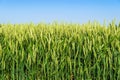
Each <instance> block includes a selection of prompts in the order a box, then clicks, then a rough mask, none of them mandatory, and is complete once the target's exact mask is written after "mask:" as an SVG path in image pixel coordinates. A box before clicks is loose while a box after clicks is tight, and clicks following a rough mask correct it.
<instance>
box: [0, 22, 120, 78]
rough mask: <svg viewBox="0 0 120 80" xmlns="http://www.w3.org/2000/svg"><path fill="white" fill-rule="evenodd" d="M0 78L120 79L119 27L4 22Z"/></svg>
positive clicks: (2, 25)
mask: <svg viewBox="0 0 120 80" xmlns="http://www.w3.org/2000/svg"><path fill="white" fill-rule="evenodd" d="M0 80H120V26H116V25H115V24H114V23H111V24H110V25H108V26H105V25H100V24H99V23H97V22H96V23H87V24H82V25H80V24H64V23H63V24H58V23H53V24H42V23H41V24H37V25H35V24H32V23H31V24H1V25H0Z"/></svg>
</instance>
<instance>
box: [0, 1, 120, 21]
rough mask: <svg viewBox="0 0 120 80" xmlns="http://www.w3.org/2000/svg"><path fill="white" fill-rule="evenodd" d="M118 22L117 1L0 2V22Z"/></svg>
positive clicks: (118, 4)
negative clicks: (114, 20)
mask: <svg viewBox="0 0 120 80" xmlns="http://www.w3.org/2000/svg"><path fill="white" fill-rule="evenodd" d="M114 18H116V20H117V21H120V0H0V23H29V22H34V23H38V22H52V21H55V20H56V21H60V22H61V21H62V22H63V21H64V22H75V23H84V22H87V21H89V20H91V21H93V20H97V21H99V22H103V21H104V20H107V21H111V20H113V19H114Z"/></svg>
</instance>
